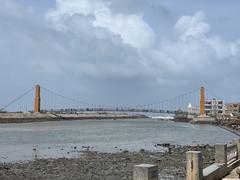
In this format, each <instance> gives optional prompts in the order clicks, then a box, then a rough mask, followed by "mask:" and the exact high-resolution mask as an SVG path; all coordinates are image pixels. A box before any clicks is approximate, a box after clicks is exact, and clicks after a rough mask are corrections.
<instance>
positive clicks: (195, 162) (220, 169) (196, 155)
mask: <svg viewBox="0 0 240 180" xmlns="http://www.w3.org/2000/svg"><path fill="white" fill-rule="evenodd" d="M239 150H240V139H234V140H233V142H232V144H231V145H229V146H227V144H216V145H215V163H214V164H212V165H210V166H208V167H206V168H205V169H203V158H202V153H201V152H200V151H189V152H187V153H186V154H187V174H186V176H187V178H186V179H187V180H213V179H221V178H223V177H225V176H226V175H227V174H229V173H230V172H231V171H232V170H233V169H234V168H236V167H237V166H239V165H240V157H239V155H240V151H239Z"/></svg>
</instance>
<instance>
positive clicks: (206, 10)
mask: <svg viewBox="0 0 240 180" xmlns="http://www.w3.org/2000/svg"><path fill="white" fill-rule="evenodd" d="M238 7H240V2H239V0H231V1H228V2H226V0H211V1H209V0H201V1H197V0H184V1H183V0H182V1H180V0H41V1H36V0H1V6H0V75H1V89H0V94H1V95H0V105H1V106H3V105H5V104H6V103H7V102H9V101H10V100H11V99H12V98H14V97H16V96H17V95H19V94H21V93H22V92H24V91H25V90H27V89H29V88H30V87H32V86H34V85H35V84H36V83H38V84H40V85H42V86H44V87H47V88H49V89H51V90H54V91H57V92H59V93H61V94H64V95H66V96H70V97H73V98H78V99H81V100H83V101H85V102H89V103H96V104H106V105H111V104H115V105H135V104H145V103H151V102H155V101H160V100H161V99H166V98H168V97H172V96H176V95H179V94H182V93H184V92H188V91H191V90H193V89H196V88H198V87H199V86H201V85H204V86H206V87H207V88H208V89H210V90H212V91H214V92H215V93H216V94H217V95H218V96H220V97H222V98H224V99H225V100H226V101H228V102H229V101H240V94H239V89H240V82H239V75H240V23H239V16H240V12H239V8H238Z"/></svg>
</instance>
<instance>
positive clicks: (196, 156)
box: [186, 151, 203, 180]
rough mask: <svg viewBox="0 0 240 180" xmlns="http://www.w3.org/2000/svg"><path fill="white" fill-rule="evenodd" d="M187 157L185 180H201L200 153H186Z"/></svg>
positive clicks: (201, 165)
mask: <svg viewBox="0 0 240 180" xmlns="http://www.w3.org/2000/svg"><path fill="white" fill-rule="evenodd" d="M186 155H187V180H202V179H203V160H202V153H201V152H200V151H188V152H187V153H186Z"/></svg>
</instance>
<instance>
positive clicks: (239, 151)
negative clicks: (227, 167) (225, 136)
mask: <svg viewBox="0 0 240 180" xmlns="http://www.w3.org/2000/svg"><path fill="white" fill-rule="evenodd" d="M233 144H236V145H237V149H238V150H237V151H238V152H237V154H238V159H240V139H233Z"/></svg>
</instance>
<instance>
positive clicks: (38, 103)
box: [34, 85, 41, 113]
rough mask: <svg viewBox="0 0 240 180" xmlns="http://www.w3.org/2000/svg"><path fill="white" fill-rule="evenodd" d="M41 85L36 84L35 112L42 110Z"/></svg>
mask: <svg viewBox="0 0 240 180" xmlns="http://www.w3.org/2000/svg"><path fill="white" fill-rule="evenodd" d="M40 89H41V88H40V86H39V85H36V86H35V99H34V112H36V113H39V112H40V111H41V90H40Z"/></svg>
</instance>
